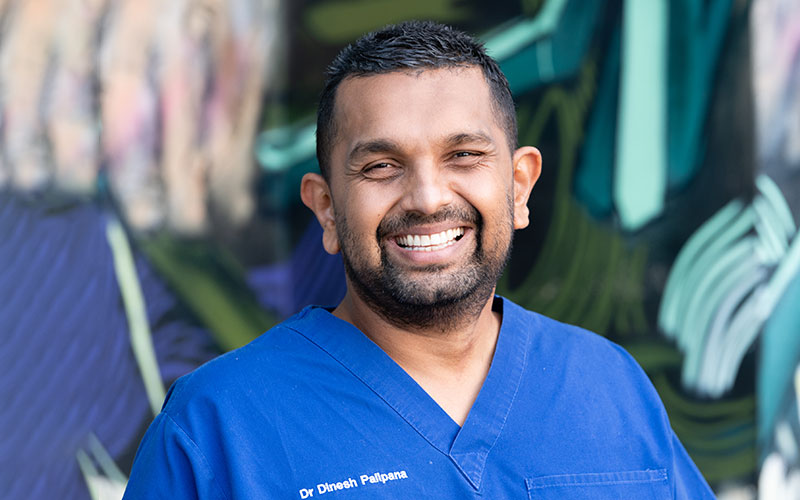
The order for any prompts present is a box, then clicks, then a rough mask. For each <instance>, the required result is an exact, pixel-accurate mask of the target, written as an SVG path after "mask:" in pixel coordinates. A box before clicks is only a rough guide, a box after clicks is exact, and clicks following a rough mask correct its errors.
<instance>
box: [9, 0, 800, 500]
mask: <svg viewBox="0 0 800 500" xmlns="http://www.w3.org/2000/svg"><path fill="white" fill-rule="evenodd" d="M405 19H434V20H437V21H441V22H446V23H449V24H452V25H454V26H456V27H459V28H462V29H464V30H466V31H469V32H472V33H476V34H478V35H479V36H480V38H481V39H482V40H483V41H484V42H485V44H486V47H487V49H488V50H489V52H490V54H492V55H493V56H494V57H495V58H496V59H497V60H498V61H499V62H500V65H501V67H502V69H503V71H504V72H505V73H506V75H507V77H508V80H509V82H510V84H511V87H512V91H513V93H514V94H515V99H516V102H517V108H518V119H519V129H520V130H519V141H520V143H521V144H527V145H534V146H536V147H538V148H539V149H540V150H541V151H542V154H543V157H544V168H543V174H542V178H541V180H540V181H539V183H538V184H537V185H536V187H535V189H534V192H533V196H532V199H531V201H530V203H529V206H530V208H531V211H532V218H533V219H532V226H531V227H530V228H528V229H526V230H524V231H521V232H518V234H517V235H516V237H515V241H514V249H513V253H512V259H511V262H510V265H509V267H508V268H507V270H506V273H505V275H504V277H503V278H502V279H501V282H500V284H499V286H498V291H499V293H501V294H503V295H505V296H507V297H509V298H511V299H513V300H514V301H516V302H518V303H520V304H522V305H523V306H525V307H528V308H530V309H533V310H536V311H539V312H541V313H544V314H547V315H549V316H552V317H555V318H557V319H559V320H562V321H565V322H569V323H574V324H578V325H581V326H584V327H586V328H588V329H591V330H593V331H595V332H597V333H598V334H600V335H603V336H606V337H608V338H610V339H611V340H613V341H615V342H617V343H619V344H621V345H622V346H624V347H625V348H626V349H627V350H628V351H629V352H631V354H633V355H634V357H635V358H636V359H637V360H638V361H639V363H640V364H641V365H642V367H643V368H644V369H645V371H646V372H647V374H648V375H649V376H650V378H651V380H652V381H653V384H654V385H655V387H656V389H657V390H658V392H659V393H660V395H661V397H662V399H663V401H664V404H665V406H666V408H667V411H668V413H669V416H670V420H671V422H672V425H673V428H674V429H675V431H676V432H677V433H678V435H679V437H680V438H681V440H682V442H683V443H684V444H685V446H686V448H687V450H688V451H689V453H690V455H691V456H692V458H693V459H694V460H695V462H696V463H697V465H698V466H699V467H700V469H701V470H702V472H703V473H704V475H705V476H706V478H707V479H708V480H709V482H710V483H711V484H712V486H713V487H714V489H715V491H716V492H717V493H718V494H719V495H720V497H723V498H756V497H758V498H762V499H769V500H772V499H775V500H778V499H787V498H800V466H798V463H800V452H799V451H798V446H799V445H800V421H799V420H798V403H799V402H800V398H799V397H798V394H800V309H798V307H797V304H798V303H800V239H798V238H797V220H798V217H800V119H799V118H798V117H800V6H798V4H797V2H794V1H792V0H752V1H745V0H708V1H705V2H696V1H692V0H674V1H669V2H668V1H667V0H649V1H639V0H612V1H600V0H516V1H512V0H508V1H502V2H481V1H477V0H461V1H456V0H406V1H405V2H395V1H390V0H371V1H370V0H317V1H312V0H307V1H304V2H303V1H299V2H281V1H280V0H175V1H171V2H168V3H163V2H156V1H155V0H147V1H142V0H68V1H63V2H55V1H51V0H25V1H21V0H0V25H1V26H2V29H0V262H2V263H3V265H2V266H0V342H1V343H2V348H1V349H0V366H2V367H3V368H2V369H1V370H0V401H3V402H4V403H3V404H2V405H0V429H3V439H0V498H37V499H38V498H53V497H63V498H76V499H80V498H95V499H106V498H108V499H110V498H119V497H120V494H121V490H122V488H123V487H124V482H125V478H126V474H127V472H128V471H129V468H130V464H131V461H132V458H133V454H134V453H135V450H136V446H137V444H138V441H139V439H141V436H142V434H143V432H144V429H145V428H146V426H147V424H148V423H149V421H150V419H151V418H152V415H153V413H154V412H157V411H158V408H159V407H160V404H161V401H162V400H163V397H164V393H165V390H166V388H168V387H169V384H170V383H171V382H172V381H173V380H175V379H176V378H177V377H179V376H180V375H182V374H184V373H186V372H188V371H190V370H191V369H192V368H194V367H196V366H198V365H199V364H201V363H203V362H204V361H206V360H208V359H210V358H211V357H213V356H215V355H218V354H219V353H221V352H224V351H227V350H230V349H232V348H234V347H236V346H239V345H242V344H243V343H245V342H247V341H248V340H250V339H252V338H254V337H256V336H257V335H259V334H260V333H261V332H263V331H265V330H266V329H268V328H269V327H270V326H271V325H274V324H275V323H277V322H278V321H280V320H281V319H283V318H285V317H287V316H289V315H291V314H292V313H294V312H295V311H297V310H299V309H300V308H302V307H303V306H304V305H306V304H308V303H323V304H335V303H336V302H337V301H338V300H339V299H340V298H341V296H342V295H343V293H344V277H343V271H342V265H341V260H340V258H339V257H338V256H330V255H328V254H326V253H325V252H324V251H323V250H322V247H321V245H320V235H321V232H320V229H319V227H318V225H317V223H316V220H315V219H314V218H313V217H312V216H311V214H310V212H309V211H308V210H307V209H306V208H305V207H303V205H302V203H301V202H300V199H299V190H298V187H299V181H300V178H301V177H302V175H303V174H304V173H306V172H309V171H314V170H316V169H317V168H318V167H317V163H316V159H315V156H314V147H315V143H314V113H315V106H316V104H315V103H316V99H317V96H318V93H319V91H320V90H321V85H322V79H323V72H324V68H325V66H326V64H327V63H328V62H329V61H330V60H331V59H332V57H333V56H334V55H335V54H336V53H337V52H338V50H339V49H341V48H342V47H343V46H344V45H345V44H347V43H348V42H350V41H352V40H354V39H355V38H357V37H358V36H359V35H360V34H362V33H364V32H365V31H368V30H371V29H375V28H379V27H381V26H383V25H385V24H387V23H392V22H397V21H401V20H405Z"/></svg>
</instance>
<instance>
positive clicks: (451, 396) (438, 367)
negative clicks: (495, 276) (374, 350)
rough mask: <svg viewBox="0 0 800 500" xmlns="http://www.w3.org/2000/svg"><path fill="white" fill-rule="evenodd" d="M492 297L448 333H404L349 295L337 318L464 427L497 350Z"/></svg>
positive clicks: (498, 320) (436, 330) (497, 326)
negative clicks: (386, 358)
mask: <svg viewBox="0 0 800 500" xmlns="http://www.w3.org/2000/svg"><path fill="white" fill-rule="evenodd" d="M493 297H494V295H493V294H492V296H491V297H490V298H489V300H488V301H487V302H486V303H485V304H484V306H483V307H482V309H481V310H480V311H479V312H478V314H477V315H476V316H473V317H469V318H465V321H464V322H462V324H460V325H458V326H456V327H455V328H453V327H452V325H451V328H449V329H447V330H445V331H443V330H442V329H439V328H436V327H432V328H428V329H424V330H413V331H412V330H406V329H402V328H399V327H397V326H395V325H393V324H392V323H390V322H388V321H386V320H385V319H384V318H383V317H381V316H380V315H379V314H377V313H376V312H375V311H373V310H372V309H371V308H370V307H369V306H368V305H367V304H366V303H365V302H363V301H361V300H360V299H359V298H358V297H357V296H354V294H352V293H350V292H348V294H347V295H346V296H345V298H344V300H343V301H342V303H341V304H339V306H338V307H337V308H336V309H335V310H334V312H333V314H334V315H336V316H337V317H339V318H340V319H343V320H345V321H347V322H349V323H351V324H353V325H354V326H356V327H357V328H358V329H359V330H361V331H362V332H364V334H365V335H366V336H367V337H369V338H370V339H371V340H372V341H373V342H375V343H376V344H377V345H378V346H379V347H380V348H381V349H383V350H384V351H385V352H386V353H387V354H388V355H389V356H390V357H391V358H392V359H393V360H394V361H395V362H396V363H397V364H398V365H400V366H401V367H402V368H403V369H404V370H405V371H406V372H407V373H408V374H409V375H410V376H411V377H412V378H413V379H414V380H415V381H416V382H417V383H418V384H419V385H420V386H421V387H422V388H423V389H425V391H426V392H427V393H428V394H429V395H430V396H431V397H432V398H433V399H434V401H436V402H437V403H438V404H439V406H440V407H442V409H443V410H444V411H445V412H447V414H448V415H450V417H451V418H452V419H453V420H454V421H455V422H456V423H458V424H459V425H462V424H463V423H464V421H465V420H466V418H467V414H468V413H469V410H470V408H472V404H473V403H474V402H475V399H476V398H477V396H478V392H480V389H481V387H482V386H483V382H484V380H485V379H486V375H487V374H488V372H489V367H490V366H491V363H492V358H493V356H494V349H495V345H496V344H497V336H498V333H499V331H500V323H501V317H500V314H499V313H496V312H494V311H493V310H492V303H493Z"/></svg>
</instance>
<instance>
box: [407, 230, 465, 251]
mask: <svg viewBox="0 0 800 500" xmlns="http://www.w3.org/2000/svg"><path fill="white" fill-rule="evenodd" d="M463 234H464V228H462V227H458V228H455V229H448V230H447V231H442V232H440V233H435V234H423V235H419V234H414V235H411V234H407V235H405V236H398V237H397V243H398V245H400V246H402V247H405V248H406V249H407V250H414V251H421V252H430V251H433V250H441V249H442V248H445V247H447V246H450V245H452V244H453V243H455V241H456V238H458V237H459V236H461V235H463Z"/></svg>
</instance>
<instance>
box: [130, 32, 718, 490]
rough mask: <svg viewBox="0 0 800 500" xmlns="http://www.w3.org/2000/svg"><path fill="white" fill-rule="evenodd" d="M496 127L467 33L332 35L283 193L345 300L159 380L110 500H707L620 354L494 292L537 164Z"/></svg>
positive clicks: (524, 213) (502, 82)
mask: <svg viewBox="0 0 800 500" xmlns="http://www.w3.org/2000/svg"><path fill="white" fill-rule="evenodd" d="M516 135H517V133H516V118H515V111H514V104H513V101H512V99H511V94H510V91H509V89H508V83H507V82H506V79H505V77H504V76H503V74H502V73H501V71H500V69H499V68H498V66H497V64H496V63H495V61H493V60H492V59H491V58H489V57H488V56H487V55H486V54H485V52H484V51H483V48H482V47H481V46H480V45H479V44H478V43H476V42H475V41H474V40H473V39H472V38H470V37H469V36H467V35H465V34H463V33H460V32H458V31H455V30H453V29H451V28H448V27H446V26H442V25H438V24H434V23H423V22H410V23H404V24H400V25H396V26H390V27H387V28H385V29H383V30H381V31H378V32H375V33H371V34H368V35H366V36H365V37H363V38H362V39H360V40H358V41H356V42H355V43H354V44H352V45H351V46H349V47H347V48H346V49H344V51H343V52H342V53H341V54H340V55H339V56H338V57H337V58H336V60H335V61H334V62H333V64H332V65H331V68H330V69H329V78H328V81H327V84H326V87H325V90H324V91H323V94H322V98H321V102H320V108H319V114H318V124H317V156H318V159H319V163H320V168H321V175H319V174H314V173H312V174H307V175H306V176H305V177H304V178H303V182H302V187H301V194H302V198H303V201H304V202H305V204H306V205H308V206H309V207H310V208H311V210H313V212H314V214H315V215H316V216H317V219H318V220H319V223H320V224H321V226H322V228H323V245H324V247H325V249H326V250H327V251H328V252H330V253H339V252H340V253H341V255H342V259H343V262H344V266H345V271H346V278H347V294H346V295H345V297H344V299H343V300H342V302H341V303H340V304H339V305H338V306H337V307H335V308H333V309H326V308H322V307H316V306H310V307H308V308H306V309H304V310H303V311H301V312H300V313H298V314H297V315H296V316H294V317H292V318H290V319H289V320H287V321H286V322H284V323H282V324H280V325H278V326H276V327H275V328H273V329H272V330H270V331H269V332H267V333H266V334H264V335H262V336H261V337H259V338H258V339H257V340H255V341H254V342H253V343H251V344H249V345H248V346H245V347H243V348H242V349H239V350H236V351H233V352H231V353H228V354H226V355H225V356H222V357H221V358H218V359H217V360H214V361H212V362H211V363H209V364H207V365H205V366H203V367H201V368H200V369H198V370H197V371H195V372H193V373H192V374H190V375H188V376H186V377H184V378H182V379H180V380H179V381H178V382H176V383H175V384H174V386H173V387H172V389H171V390H170V394H169V395H168V397H167V401H166V403H165V404H164V408H163V410H162V412H161V414H159V416H158V417H156V420H155V421H154V423H153V425H152V426H151V427H150V429H149V430H148V432H147V435H146V436H145V439H144V440H143V442H142V445H141V447H140V449H139V452H138V454H137V457H136V461H135V464H134V469H133V472H132V476H131V481H130V483H129V487H128V491H127V492H126V498H170V499H177V498H220V499H223V498H227V499H234V498H301V499H302V498H319V497H322V496H325V498H328V497H330V498H342V499H345V498H352V499H357V498H397V499H410V498H448V499H449V498H453V499H462V498H485V499H505V498H537V499H564V498H566V499H571V498H576V499H582V498H587V499H588V498H592V499H606V498H607V499H621V498H624V499H651V498H652V499H662V498H663V499H667V498H670V499H672V498H681V499H705V498H713V494H712V493H711V491H710V489H709V488H708V486H707V485H706V483H705V481H704V480H703V478H702V476H701V475H700V474H699V472H698V471H697V469H696V468H695V466H694V464H693V463H692V462H691V460H690V459H689V457H688V456H687V454H686V452H685V451H684V449H683V447H682V446H681V444H680V442H679V441H678V440H677V438H676V437H675V435H674V433H673V431H672V429H671V428H670V425H669V422H668V420H667V417H666V414H665V412H664V409H663V407H662V405H661V402H660V401H659V399H658V396H657V395H656V393H655V391H654V390H653V388H652V386H651V385H650V383H649V381H648V380H647V377H646V376H645V375H644V374H643V372H642V371H641V369H640V368H639V367H638V366H637V365H636V363H635V362H634V361H633V360H632V359H631V358H630V356H628V355H627V354H626V353H625V352H624V351H623V350H622V349H620V348H619V347H617V346H615V345H613V344H611V343H610V342H608V341H606V340H604V339H603V338H601V337H599V336H597V335H594V334H592V333H589V332H586V331H583V330H581V329H579V328H576V327H572V326H568V325H564V324H561V323H558V322H556V321H553V320H551V319H548V318H545V317H543V316H540V315H538V314H536V313H533V312H530V311H526V310H524V309H522V308H520V307H519V306H517V305H515V304H513V303H512V302H510V301H508V300H506V299H503V298H501V297H498V296H495V294H494V290H495V285H496V283H497V280H498V278H499V276H500V274H501V272H502V271H503V268H504V266H505V264H506V261H507V259H508V256H509V251H510V248H511V240H512V237H513V232H514V230H515V229H522V228H524V227H526V226H527V225H528V223H529V220H528V219H529V211H528V207H527V203H528V198H529V196H530V193H531V189H532V188H533V186H534V184H535V182H536V180H537V178H538V176H539V173H540V169H541V156H540V154H539V152H538V151H537V150H536V149H535V148H532V147H528V146H526V147H520V148H518V147H517V145H516Z"/></svg>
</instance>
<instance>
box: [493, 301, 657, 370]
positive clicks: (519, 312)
mask: <svg viewBox="0 0 800 500" xmlns="http://www.w3.org/2000/svg"><path fill="white" fill-rule="evenodd" d="M503 300H504V305H503V307H504V321H506V320H509V321H510V322H512V325H511V326H512V328H513V329H514V330H522V331H524V332H525V334H527V335H528V336H529V339H530V340H529V344H528V347H529V355H530V356H532V357H533V358H534V359H535V362H536V363H542V362H545V360H546V362H547V364H548V365H552V366H553V367H554V368H555V367H560V369H567V368H568V367H570V366H571V365H580V367H581V371H582V372H595V373H598V374H604V375H605V377H607V376H608V375H609V374H611V373H615V372H616V373H619V372H623V373H625V374H627V375H629V376H633V377H635V378H639V377H641V376H642V375H643V374H644V373H643V371H642V369H641V368H640V366H639V364H638V363H637V362H636V361H635V360H634V359H633V357H632V356H631V355H630V354H629V353H628V352H627V351H626V350H625V349H624V348H623V347H621V346H620V345H618V344H616V343H614V342H612V341H611V340H609V339H607V338H605V337H603V336H602V335H599V334H598V333H595V332H592V331H590V330H587V329H585V328H582V327H579V326H576V325H570V324H567V323H563V322H561V321H558V320H556V319H553V318H550V317H548V316H545V315H543V314H540V313H537V312H534V311H530V310H528V309H525V308H523V307H522V306H520V305H518V304H515V303H514V302H512V301H510V300H508V299H503Z"/></svg>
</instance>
